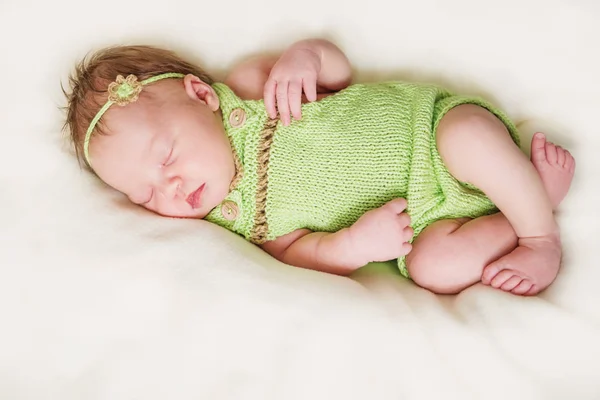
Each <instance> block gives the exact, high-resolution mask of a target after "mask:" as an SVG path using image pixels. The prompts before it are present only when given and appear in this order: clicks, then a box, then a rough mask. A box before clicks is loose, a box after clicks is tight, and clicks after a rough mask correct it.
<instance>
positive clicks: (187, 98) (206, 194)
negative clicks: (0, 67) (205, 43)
mask: <svg viewBox="0 0 600 400" xmlns="http://www.w3.org/2000/svg"><path fill="white" fill-rule="evenodd" d="M119 75H120V76H121V77H119V78H118V76H119ZM113 82H114V83H113ZM212 83H213V80H212V79H211V78H210V77H209V76H208V75H207V74H206V73H204V72H203V71H202V70H201V69H200V68H198V67H196V66H194V65H192V64H190V63H188V62H186V61H184V60H183V59H181V58H180V57H178V56H177V55H176V54H174V53H172V52H170V51H166V50H162V49H158V48H154V47H148V46H125V47H113V48H108V49H104V50H101V51H99V52H97V53H95V54H93V55H92V56H91V57H90V58H89V59H84V60H83V61H82V62H81V63H80V64H79V65H78V66H77V68H76V71H75V73H74V74H73V75H72V76H71V77H70V86H71V93H65V94H66V96H67V100H68V107H67V121H66V123H65V127H66V128H68V129H69V131H70V134H71V139H72V141H73V145H74V147H75V151H76V154H77V157H78V159H79V160H80V162H81V163H83V164H85V165H86V166H87V167H88V168H90V169H91V170H92V171H93V172H94V173H95V174H96V175H97V176H98V177H99V178H100V179H102V180H103V181H104V182H105V183H107V184H108V185H109V186H111V187H113V188H115V189H116V190H118V191H120V192H122V193H123V194H125V195H126V196H127V197H128V198H129V199H130V200H131V201H132V202H134V203H136V204H140V205H142V206H144V207H146V208H148V209H149V210H152V211H154V212H156V213H158V214H161V215H165V216H171V217H191V218H203V217H204V216H206V214H208V212H209V211H210V210H211V209H212V208H214V207H216V206H217V205H218V204H219V203H220V202H221V201H222V200H223V199H224V198H225V197H226V196H227V194H228V192H229V185H230V183H231V181H232V179H233V177H234V174H235V166H234V160H233V155H232V150H231V145H230V142H229V139H228V138H227V135H226V133H225V130H224V127H223V122H222V116H221V113H220V109H219V98H218V96H217V94H216V93H215V91H214V89H213V88H212V86H211V85H212ZM111 84H112V85H111ZM109 86H111V89H110V92H109ZM140 90H141V91H140ZM138 92H139V94H138ZM109 96H110V99H109ZM107 107H108V108H107ZM103 110H104V112H103V113H102V111H103ZM98 116H99V117H100V118H99V119H98Z"/></svg>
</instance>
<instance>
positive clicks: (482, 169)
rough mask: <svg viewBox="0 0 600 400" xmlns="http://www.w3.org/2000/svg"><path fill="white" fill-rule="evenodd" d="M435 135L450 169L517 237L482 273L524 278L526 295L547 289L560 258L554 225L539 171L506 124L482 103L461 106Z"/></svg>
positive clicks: (505, 279) (491, 277) (449, 115)
mask: <svg viewBox="0 0 600 400" xmlns="http://www.w3.org/2000/svg"><path fill="white" fill-rule="evenodd" d="M436 137H437V145H438V150H439V153H440V155H441V157H442V159H443V160H444V162H445V164H446V166H447V168H448V170H449V171H450V173H451V174H453V175H454V176H455V177H456V178H457V179H458V180H461V181H464V182H468V183H470V184H472V185H474V186H476V187H478V188H479V189H481V190H482V191H483V192H484V193H485V194H486V195H487V196H488V197H489V198H490V199H491V200H492V201H493V202H494V203H495V204H496V206H497V207H498V208H499V209H500V211H501V212H502V214H503V215H504V216H505V217H506V219H507V220H508V222H509V223H510V225H511V226H512V228H513V229H514V232H515V233H516V235H517V236H518V243H517V247H516V248H515V249H514V250H513V251H512V252H510V253H509V254H507V255H505V256H502V257H500V259H499V260H497V261H495V262H492V263H491V264H490V265H488V266H487V267H486V270H488V271H489V273H487V274H486V271H484V276H486V278H489V279H490V280H492V279H494V278H495V277H496V275H501V278H502V279H503V280H504V282H509V281H513V282H514V281H516V280H517V279H519V278H521V280H523V279H526V280H528V281H530V282H531V284H532V287H531V290H529V291H528V293H527V294H535V293H537V292H539V291H541V290H543V289H544V288H546V287H547V286H548V285H550V283H552V281H553V280H554V278H555V277H556V275H557V273H558V268H559V264H560V259H561V244H560V235H559V231H558V226H557V224H556V221H555V219H554V215H553V210H552V203H551V201H550V198H549V196H548V195H547V193H546V190H545V188H544V185H543V182H542V180H541V178H540V176H539V175H538V173H537V171H536V169H535V168H534V166H533V164H532V163H531V162H530V161H529V160H528V159H527V158H526V156H525V154H524V153H523V152H522V151H521V150H520V149H519V148H518V147H517V146H516V145H515V144H514V142H513V141H512V139H511V137H510V135H509V133H508V130H507V129H506V127H505V126H504V124H503V123H502V122H501V121H500V120H499V119H498V118H496V117H495V116H494V115H493V114H492V113H490V112H489V111H487V110H485V109H484V108H482V107H479V106H476V105H461V106H458V107H455V108H453V109H452V110H450V111H449V112H448V113H447V114H446V115H445V116H444V117H443V118H442V120H441V121H440V124H439V126H438V129H437V132H436ZM504 282H503V283H504ZM484 283H485V282H484Z"/></svg>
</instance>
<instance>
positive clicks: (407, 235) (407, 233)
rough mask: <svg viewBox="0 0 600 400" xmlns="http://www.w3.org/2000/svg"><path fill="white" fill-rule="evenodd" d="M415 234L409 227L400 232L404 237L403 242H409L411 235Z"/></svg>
mask: <svg viewBox="0 0 600 400" xmlns="http://www.w3.org/2000/svg"><path fill="white" fill-rule="evenodd" d="M414 234H415V231H414V229H413V228H411V227H410V226H407V227H406V228H404V230H403V231H402V235H403V237H404V240H410V239H411V238H412V237H413V235H414Z"/></svg>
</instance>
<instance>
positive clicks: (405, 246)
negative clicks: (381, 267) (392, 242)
mask: <svg viewBox="0 0 600 400" xmlns="http://www.w3.org/2000/svg"><path fill="white" fill-rule="evenodd" d="M400 251H401V252H402V253H401V254H402V255H403V256H405V255H407V254H408V253H410V252H411V251H412V244H410V243H402V247H401V250H400Z"/></svg>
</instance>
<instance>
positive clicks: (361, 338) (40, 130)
mask: <svg viewBox="0 0 600 400" xmlns="http://www.w3.org/2000/svg"><path fill="white" fill-rule="evenodd" d="M309 36H321V37H326V38H329V39H331V40H333V41H335V42H336V43H337V44H338V45H339V46H340V47H341V48H342V49H343V50H344V51H346V53H347V54H348V57H349V58H350V60H351V61H352V63H353V65H354V66H355V68H356V71H357V80H359V81H360V80H370V79H382V78H401V79H402V78H405V79H419V80H433V81H436V82H440V83H444V84H446V85H447V86H449V87H451V88H453V89H456V90H460V91H461V92H464V93H475V94H484V95H486V96H488V97H489V98H490V99H492V100H493V101H495V102H496V103H497V104H498V105H500V106H501V107H502V108H504V109H505V110H506V111H507V113H508V114H509V115H511V116H512V117H513V118H514V119H515V120H516V121H518V122H519V123H520V124H521V125H520V126H521V128H522V130H523V137H524V142H525V143H527V142H528V141H529V139H530V137H531V135H532V134H533V133H534V132H535V130H538V129H539V130H545V131H546V132H547V133H548V135H549V136H550V138H551V140H554V141H557V142H559V143H561V144H563V145H565V146H566V147H568V148H569V149H570V150H572V152H573V154H574V155H575V156H576V157H577V160H578V171H577V177H576V180H575V182H574V184H573V188H572V192H571V194H570V195H569V197H568V199H567V201H566V202H565V203H564V204H563V206H562V207H561V210H560V213H559V219H560V223H561V225H562V226H563V232H564V234H563V235H564V244H565V257H564V267H563V269H562V271H561V273H560V276H559V278H558V280H557V281H556V283H555V284H554V285H553V286H552V287H551V288H550V289H549V290H548V291H546V292H544V293H543V294H542V295H540V296H539V297H535V298H519V297H513V296H510V295H505V294H503V293H500V292H497V291H494V290H491V289H489V288H485V287H482V286H474V287H472V288H471V289H469V290H467V291H465V292H464V293H462V294H461V295H459V296H447V297H444V296H434V295H432V294H431V293H429V292H427V291H424V290H421V289H418V288H416V287H414V286H413V285H412V284H410V283H409V282H407V281H405V280H404V279H402V278H401V277H399V275H398V274H396V273H394V271H393V268H390V267H389V265H386V264H381V265H373V266H370V267H368V268H366V269H364V270H362V271H360V272H358V273H357V274H356V276H354V278H353V279H348V278H340V277H335V276H329V275H326V274H321V273H316V272H311V271H304V270H300V269H296V268H291V267H288V266H285V265H283V264H280V263H278V262H276V261H274V260H272V259H270V258H269V257H268V256H266V255H265V254H264V253H262V252H261V251H260V250H258V249H256V248H254V247H253V246H252V245H250V244H248V243H246V242H244V241H243V240H242V239H240V238H238V237H236V236H234V235H233V234H231V233H229V232H225V231H223V230H221V229H220V228H216V227H213V226H210V225H209V224H207V223H204V222H202V221H183V220H169V219H161V218H158V217H155V216H152V215H150V214H148V213H145V212H142V211H140V210H138V209H135V208H132V207H130V206H128V205H126V204H125V203H124V202H123V200H122V199H121V198H120V196H118V195H116V194H114V193H111V192H110V191H108V190H106V189H104V188H103V187H102V185H101V184H99V183H98V182H96V181H95V180H94V179H92V178H91V177H90V176H89V175H87V174H85V173H83V172H82V171H80V170H79V169H78V167H77V165H76V163H75V162H74V161H73V159H72V158H71V157H70V155H69V153H68V151H67V150H66V149H67V147H66V146H65V144H64V143H63V141H62V140H61V136H60V133H59V130H60V126H61V123H62V114H61V112H60V111H59V110H58V107H59V106H62V105H64V99H63V96H62V93H61V90H60V82H61V81H62V82H65V80H66V77H67V74H68V73H69V72H70V70H71V67H72V66H73V64H74V63H75V62H76V61H77V60H79V59H80V58H81V57H82V56H83V55H84V54H85V53H86V52H88V51H89V50H92V49H94V48H97V47H99V46H104V45H111V44H124V43H137V42H144V43H151V44H156V45H164V46H169V47H172V48H174V49H176V50H178V51H181V52H183V53H184V54H190V56H191V57H192V59H193V60H195V61H198V62H200V63H201V64H202V65H203V66H204V67H205V68H207V69H208V70H211V71H215V72H216V74H217V76H222V71H224V70H226V69H227V68H229V67H230V66H231V65H232V64H233V63H234V62H235V61H236V60H238V59H239V58H241V57H243V56H245V55H247V54H250V53H254V52H259V51H265V50H278V49H283V48H284V47H285V46H286V45H288V44H290V43H291V42H293V41H294V40H297V39H300V38H305V37H309ZM599 39H600V6H599V4H598V2H595V1H592V0H577V1H573V0H571V1H567V0H505V1H504V2H481V1H476V0H454V1H442V0H437V1H436V0H421V1H404V0H399V1H387V2H386V1H384V0H371V1H368V2H358V3H351V2H346V1H341V0H339V1H327V0H305V1H302V2H285V1H274V0H255V1H252V2H246V1H241V0H230V1H224V2H220V1H193V0H171V1H168V2H161V3H158V2H155V3H152V2H150V1H142V0H129V1H116V0H105V1H102V2H100V1H96V2H87V1H75V0H54V1H51V2H34V1H31V0H21V1H17V0H1V1H0V50H1V52H0V54H1V62H0V76H2V85H1V87H2V90H1V92H0V135H2V145H1V146H0V221H1V222H0V240H1V241H0V321H1V322H0V324H1V325H0V398H2V399H7V400H8V399H11V400H16V399H60V400H71V399H111V400H118V399H178V400H183V399H262V400H265V399H278V400H279V399H289V400H295V399H311V400H315V399H362V398H373V399H430V398H431V399H434V398H448V399H455V398H456V399H483V398H485V399H505V398H517V399H565V398H572V399H600V348H599V340H600V307H599V304H600V290H599V289H598V284H599V282H600V266H599V265H598V257H597V250H598V244H599V243H598V236H599V235H598V233H599V226H600V224H599V222H600V218H599V214H598V203H599V202H600V196H599V194H600V191H599V189H598V184H597V183H598V176H599V175H600V161H599V157H598V148H599V147H600V139H599V137H600V136H599V130H598V125H597V115H598V110H599V109H600V101H599V100H598V93H599V90H600V78H599V77H598V75H599V73H600V59H599V55H598V44H599Z"/></svg>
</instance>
